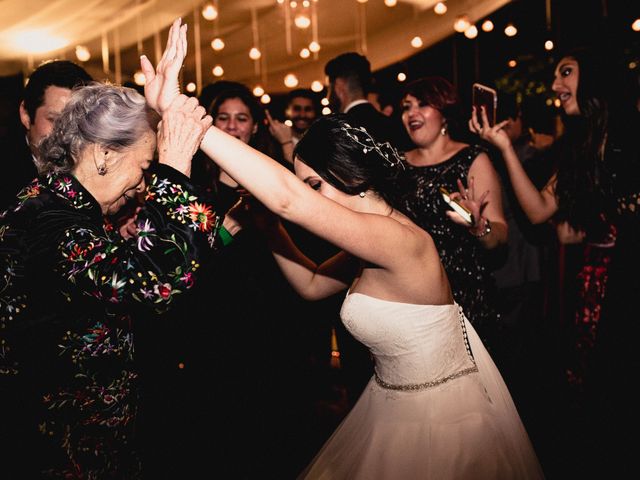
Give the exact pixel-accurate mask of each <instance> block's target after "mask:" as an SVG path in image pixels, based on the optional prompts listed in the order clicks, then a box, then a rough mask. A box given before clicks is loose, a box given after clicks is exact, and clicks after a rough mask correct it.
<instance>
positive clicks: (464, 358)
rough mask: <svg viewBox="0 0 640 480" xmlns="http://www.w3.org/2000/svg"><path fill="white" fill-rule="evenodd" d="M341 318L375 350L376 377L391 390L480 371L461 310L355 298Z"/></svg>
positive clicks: (347, 303)
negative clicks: (472, 353)
mask: <svg viewBox="0 0 640 480" xmlns="http://www.w3.org/2000/svg"><path fill="white" fill-rule="evenodd" d="M340 315H341V317H342V321H343V323H344V325H345V327H346V328H347V329H348V330H349V331H350V332H351V334H352V335H353V336H354V337H355V338H357V339H358V340H359V341H361V342H362V343H364V344H365V345H366V346H367V347H369V349H370V350H371V353H372V354H373V356H374V359H375V365H376V367H375V369H376V374H377V375H378V377H379V378H380V379H382V380H383V381H384V382H387V383H389V384H393V385H411V384H423V383H425V382H433V381H437V380H440V379H443V378H446V377H448V376H450V375H454V374H456V373H458V372H460V371H463V370H465V369H469V368H472V367H473V366H474V365H475V364H474V362H473V359H472V357H471V356H470V353H469V351H468V350H467V343H466V337H465V332H464V327H463V324H462V322H461V313H460V312H459V307H458V305H414V304H408V303H398V302H391V301H386V300H380V299H378V298H374V297H370V296H368V295H364V294H361V293H350V294H348V295H347V297H346V298H345V300H344V303H343V304H342V310H341V312H340Z"/></svg>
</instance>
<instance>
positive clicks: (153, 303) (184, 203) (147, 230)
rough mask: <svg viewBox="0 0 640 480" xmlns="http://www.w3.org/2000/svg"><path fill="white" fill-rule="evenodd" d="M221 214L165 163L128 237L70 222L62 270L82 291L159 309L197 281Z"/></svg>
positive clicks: (61, 257) (61, 246) (61, 254)
mask: <svg viewBox="0 0 640 480" xmlns="http://www.w3.org/2000/svg"><path fill="white" fill-rule="evenodd" d="M218 223H219V222H218V217H217V216H216V214H215V211H214V209H213V207H212V205H211V204H210V203H208V202H207V201H206V200H204V199H202V198H201V197H199V196H198V195H197V194H196V193H195V190H194V189H193V187H192V186H191V184H190V182H189V179H188V178H187V177H185V176H183V175H181V174H180V173H179V172H177V171H175V170H173V169H172V168H170V167H166V166H163V165H159V166H158V168H157V170H156V171H155V173H153V174H152V176H151V179H150V181H149V185H148V187H147V191H146V198H145V204H144V206H143V207H142V210H141V211H140V212H139V214H138V217H137V229H138V234H137V236H136V237H135V238H133V239H129V240H125V239H123V238H122V237H121V236H120V235H119V233H118V232H116V231H115V230H114V229H113V228H109V227H108V226H106V227H105V228H104V229H96V228H95V227H93V228H82V227H79V226H77V225H73V226H69V227H67V228H66V229H65V231H64V236H63V240H62V241H61V242H60V244H59V245H58V252H59V257H58V260H57V267H56V270H57V271H58V273H60V274H61V275H62V276H63V277H64V278H65V279H66V281H67V282H69V283H70V284H72V285H73V286H74V287H72V288H70V289H69V292H67V293H68V294H69V295H72V292H73V291H75V292H81V294H83V295H89V296H92V297H95V298H97V299H99V300H102V301H107V302H110V303H111V304H116V305H117V304H121V303H126V302H128V301H130V300H134V301H137V302H140V303H143V304H146V305H147V306H150V307H152V308H153V309H155V310H156V311H158V312H162V311H164V310H166V308H167V307H168V305H169V304H170V303H171V302H172V300H173V299H174V297H175V296H176V295H179V294H181V293H182V292H184V291H185V290H188V289H190V288H191V287H192V286H193V285H194V281H195V277H196V272H197V270H198V268H199V267H200V261H201V259H202V257H203V256H204V255H206V254H207V253H209V252H208V251H210V250H212V249H214V248H215V243H216V242H215V240H216V239H215V237H216V235H215V233H216V231H217V229H216V226H217V224H218Z"/></svg>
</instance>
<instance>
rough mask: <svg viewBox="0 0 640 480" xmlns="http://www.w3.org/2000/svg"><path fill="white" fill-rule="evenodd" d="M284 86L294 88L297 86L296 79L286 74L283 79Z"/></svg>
mask: <svg viewBox="0 0 640 480" xmlns="http://www.w3.org/2000/svg"><path fill="white" fill-rule="evenodd" d="M284 86H285V87H289V88H295V87H297V86H298V77H296V76H295V75H294V74H293V73H288V74H287V75H286V76H285V77H284Z"/></svg>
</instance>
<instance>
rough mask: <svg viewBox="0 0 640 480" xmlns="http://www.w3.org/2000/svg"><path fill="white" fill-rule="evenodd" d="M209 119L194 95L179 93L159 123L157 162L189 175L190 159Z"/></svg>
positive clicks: (210, 121)
mask: <svg viewBox="0 0 640 480" xmlns="http://www.w3.org/2000/svg"><path fill="white" fill-rule="evenodd" d="M212 122H213V120H212V118H211V117H210V116H209V115H206V112H205V109H204V108H203V107H202V106H200V104H199V103H198V99H197V98H195V97H187V96H185V95H178V96H177V97H176V98H175V99H174V100H173V101H172V102H171V104H170V105H169V108H167V110H166V111H165V112H164V114H163V115H162V121H161V122H160V124H159V125H158V156H159V163H164V164H166V165H169V166H171V167H173V168H175V169H176V170H178V171H179V172H182V173H184V174H185V175H186V176H188V177H189V176H191V159H192V157H193V155H194V154H195V153H196V151H197V150H198V148H199V147H200V142H202V137H204V134H205V133H206V131H207V129H208V128H209V127H210V126H211V124H212Z"/></svg>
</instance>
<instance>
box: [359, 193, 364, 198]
mask: <svg viewBox="0 0 640 480" xmlns="http://www.w3.org/2000/svg"><path fill="white" fill-rule="evenodd" d="M358 195H360V198H364V196H365V195H366V193H365V192H360V193H359V194H358Z"/></svg>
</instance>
